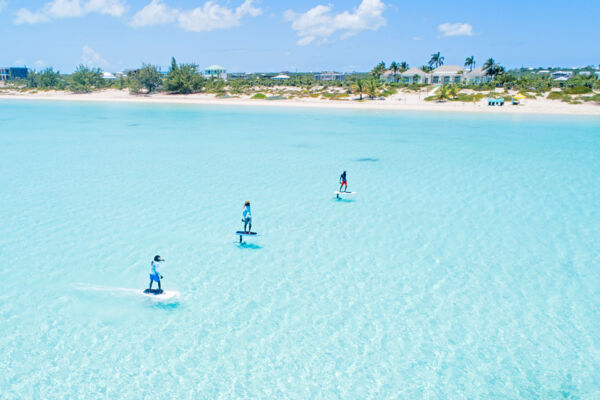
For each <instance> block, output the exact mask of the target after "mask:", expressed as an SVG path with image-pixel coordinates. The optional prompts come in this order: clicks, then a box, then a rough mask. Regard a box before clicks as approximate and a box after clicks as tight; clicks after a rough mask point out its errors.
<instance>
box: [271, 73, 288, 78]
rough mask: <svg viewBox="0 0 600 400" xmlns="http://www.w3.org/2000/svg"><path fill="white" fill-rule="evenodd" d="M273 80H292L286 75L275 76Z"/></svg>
mask: <svg viewBox="0 0 600 400" xmlns="http://www.w3.org/2000/svg"><path fill="white" fill-rule="evenodd" d="M273 79H290V77H289V76H287V75H285V74H280V75H277V76H274V77H273Z"/></svg>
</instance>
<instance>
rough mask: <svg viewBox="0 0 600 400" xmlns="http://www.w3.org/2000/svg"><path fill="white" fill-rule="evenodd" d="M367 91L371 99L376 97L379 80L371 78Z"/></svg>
mask: <svg viewBox="0 0 600 400" xmlns="http://www.w3.org/2000/svg"><path fill="white" fill-rule="evenodd" d="M367 93H368V94H369V97H370V98H371V99H374V98H375V96H377V81H375V79H371V80H370V81H369V82H367Z"/></svg>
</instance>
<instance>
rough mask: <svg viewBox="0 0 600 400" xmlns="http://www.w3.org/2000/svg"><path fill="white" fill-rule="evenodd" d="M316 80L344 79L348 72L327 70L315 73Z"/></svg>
mask: <svg viewBox="0 0 600 400" xmlns="http://www.w3.org/2000/svg"><path fill="white" fill-rule="evenodd" d="M315 80H316V81H344V80H346V74H342V73H340V72H333V71H326V72H321V73H320V74H315Z"/></svg>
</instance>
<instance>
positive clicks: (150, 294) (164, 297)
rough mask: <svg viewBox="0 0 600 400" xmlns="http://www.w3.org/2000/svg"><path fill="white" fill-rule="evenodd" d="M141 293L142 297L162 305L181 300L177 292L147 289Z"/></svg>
mask: <svg viewBox="0 0 600 400" xmlns="http://www.w3.org/2000/svg"><path fill="white" fill-rule="evenodd" d="M141 292H142V295H144V296H145V297H147V298H149V299H151V300H152V301H157V302H161V303H165V302H173V301H177V300H178V299H179V292H177V291H175V290H162V291H160V292H159V291H158V289H152V290H150V289H145V290H142V291H141Z"/></svg>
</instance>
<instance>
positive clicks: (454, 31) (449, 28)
mask: <svg viewBox="0 0 600 400" xmlns="http://www.w3.org/2000/svg"><path fill="white" fill-rule="evenodd" d="M438 31H440V33H441V34H442V36H443V37H450V36H473V35H474V33H473V27H472V26H471V25H470V24H464V23H462V22H458V23H455V24H451V23H450V22H446V23H445V24H441V25H440V26H438Z"/></svg>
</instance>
